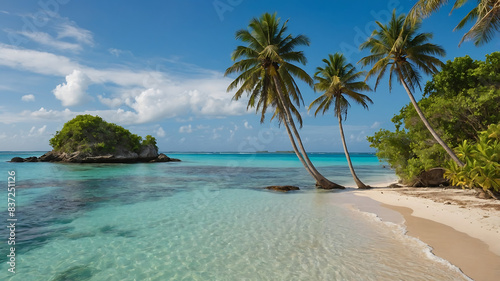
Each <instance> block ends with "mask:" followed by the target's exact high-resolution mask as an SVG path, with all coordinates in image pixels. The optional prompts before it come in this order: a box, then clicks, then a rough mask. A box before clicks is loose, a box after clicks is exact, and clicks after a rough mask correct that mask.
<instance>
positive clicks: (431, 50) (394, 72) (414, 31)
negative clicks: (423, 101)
mask: <svg viewBox="0 0 500 281" xmlns="http://www.w3.org/2000/svg"><path fill="white" fill-rule="evenodd" d="M376 23H377V25H378V26H379V29H378V30H375V31H373V33H372V36H371V37H370V38H368V40H367V41H366V42H364V43H363V44H361V46H360V48H361V49H370V52H371V55H369V56H366V57H364V58H362V59H361V61H360V62H361V63H362V64H363V65H364V66H366V65H369V64H373V66H372V69H370V71H368V73H367V76H366V79H369V78H370V77H372V76H377V80H376V83H375V89H376V88H377V86H378V84H379V83H380V81H381V79H382V77H384V74H385V73H386V72H387V70H389V90H390V89H391V88H392V77H393V76H397V78H398V80H399V82H400V83H401V84H402V85H403V86H404V88H405V90H406V92H407V93H408V97H409V98H410V100H411V102H412V105H413V107H414V108H415V110H416V112H417V113H418V116H419V117H420V119H421V120H422V122H423V123H424V125H425V127H426V128H427V130H429V132H430V133H431V135H432V136H433V137H434V139H435V141H437V142H438V143H439V144H440V145H441V146H442V147H443V148H444V150H445V151H446V152H447V153H448V155H449V156H450V157H451V158H452V159H453V160H454V161H455V162H456V163H457V164H458V165H460V166H463V163H462V162H461V161H460V160H459V159H458V158H457V156H456V155H455V154H454V152H453V151H452V150H451V149H450V148H449V147H448V145H447V144H446V143H445V142H444V141H443V140H442V139H441V137H440V136H439V135H438V134H437V133H436V131H435V130H434V129H433V127H432V126H431V124H430V123H429V121H428V120H427V118H426V117H425V115H424V113H423V112H422V110H421V109H420V107H419V106H418V103H417V101H416V100H415V97H414V96H413V94H412V91H414V90H415V88H416V87H418V88H421V86H420V80H421V74H420V72H419V69H420V70H422V71H423V72H424V73H425V74H434V73H436V72H437V70H438V67H440V66H442V65H443V63H442V62H441V61H440V60H439V59H438V58H436V57H434V55H439V56H444V55H445V51H444V49H443V48H441V47H440V46H438V45H435V44H432V43H429V42H428V41H429V40H430V39H432V34H431V33H418V30H419V29H420V22H416V23H414V24H410V23H409V22H407V21H406V20H405V15H404V14H401V15H399V16H397V15H396V10H394V11H393V13H392V18H391V20H390V21H389V23H388V24H386V25H384V24H382V23H380V22H378V21H377V22H376Z"/></svg>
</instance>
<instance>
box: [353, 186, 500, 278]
mask: <svg viewBox="0 0 500 281" xmlns="http://www.w3.org/2000/svg"><path fill="white" fill-rule="evenodd" d="M474 193H475V192H474V191H471V190H461V189H443V188H397V189H392V188H374V189H371V190H356V191H354V194H355V195H357V196H363V197H369V198H371V199H373V200H376V201H378V202H381V203H383V204H387V205H389V206H385V207H388V208H390V209H393V210H395V211H398V212H399V213H401V214H402V215H403V216H404V219H405V221H406V222H405V224H406V225H407V227H408V235H410V236H414V237H417V238H419V239H420V240H422V241H423V242H425V243H426V244H428V245H430V246H431V247H432V248H433V249H434V253H435V254H436V255H438V256H441V257H442V258H445V259H447V260H448V261H450V262H451V263H453V264H455V265H457V266H459V267H460V268H461V269H462V270H463V271H464V273H466V274H467V275H469V276H470V277H472V278H473V279H475V280H500V243H499V241H500V202H499V201H494V200H485V199H479V198H476V197H475V196H474ZM391 206H393V207H392V208H391ZM394 206H397V207H394ZM399 207H404V208H399ZM405 208H409V209H405ZM382 219H383V218H382ZM448 226H449V227H448Z"/></svg>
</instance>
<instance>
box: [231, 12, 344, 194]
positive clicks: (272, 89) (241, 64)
mask: <svg viewBox="0 0 500 281" xmlns="http://www.w3.org/2000/svg"><path fill="white" fill-rule="evenodd" d="M287 22H288V21H286V22H285V23H283V24H281V21H280V18H278V17H277V16H276V13H274V14H269V13H264V14H263V15H262V16H261V17H260V18H254V19H252V20H251V21H250V24H249V25H248V29H242V30H239V31H237V32H236V39H237V40H241V41H242V42H243V43H245V45H244V46H238V47H236V49H235V50H234V52H233V54H232V60H233V61H235V63H234V64H233V65H232V66H231V67H229V68H228V69H227V70H226V73H225V75H226V76H227V75H230V74H234V73H238V74H239V76H238V77H237V78H236V79H235V80H234V81H233V82H232V83H231V84H230V85H229V87H228V89H227V90H228V91H231V90H234V89H236V93H235V94H234V96H233V99H235V100H238V99H240V98H241V97H242V95H243V94H244V93H247V94H248V96H249V101H248V108H256V111H257V112H259V111H260V113H261V122H263V121H264V118H265V113H266V112H267V110H268V109H269V108H271V109H273V110H274V115H273V118H277V119H278V120H279V121H280V122H281V123H282V124H284V125H285V128H286V130H287V133H288V136H289V138H290V141H291V143H292V147H293V149H294V151H295V153H296V154H297V157H298V158H299V160H300V161H301V163H302V164H303V165H304V167H305V168H306V170H307V171H308V172H309V173H310V174H311V176H312V177H313V178H314V179H315V180H316V182H317V185H319V186H321V187H323V188H337V187H338V188H340V187H341V186H340V185H337V184H335V183H333V182H330V181H328V180H327V179H326V178H325V177H323V176H322V175H321V174H320V173H319V172H318V171H317V170H316V168H315V167H314V165H313V164H312V163H311V161H310V159H309V157H308V155H307V153H306V152H305V149H304V147H303V145H302V141H301V138H300V135H299V133H298V131H297V128H296V126H295V121H294V118H293V117H295V118H296V119H297V120H298V122H299V123H300V124H302V119H301V117H300V114H299V112H298V110H297V108H296V106H297V107H298V106H300V104H301V103H303V99H302V95H301V92H300V90H299V87H298V85H297V83H296V82H295V78H298V79H300V80H302V81H303V82H305V83H306V84H308V85H311V86H312V84H313V80H312V78H311V77H310V76H309V75H308V74H307V73H306V72H305V71H304V70H303V69H301V68H300V67H298V66H296V65H295V64H293V63H300V64H303V65H304V64H305V63H306V62H307V60H306V57H305V56H304V54H303V52H302V51H297V50H296V48H297V47H299V46H308V45H309V39H308V38H307V37H306V36H304V35H298V36H292V35H291V34H288V33H287ZM299 150H300V151H299Z"/></svg>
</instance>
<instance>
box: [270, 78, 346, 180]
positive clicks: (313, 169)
mask: <svg viewBox="0 0 500 281" xmlns="http://www.w3.org/2000/svg"><path fill="white" fill-rule="evenodd" d="M274 83H275V86H276V92H277V93H278V97H279V99H280V101H281V105H282V106H283V110H284V111H285V116H286V120H285V123H288V124H289V125H290V126H291V127H292V130H293V132H294V135H295V137H296V138H297V142H298V143H299V148H300V151H301V153H298V151H295V153H296V154H297V157H299V159H300V158H301V156H302V157H303V159H304V160H305V162H306V163H307V165H304V166H305V167H307V168H308V169H309V170H310V172H311V174H312V176H313V178H314V179H315V180H316V186H318V187H321V188H323V189H334V188H339V189H343V188H345V187H343V186H341V185H339V184H336V183H334V182H332V181H329V180H328V179H327V178H325V177H324V176H323V175H322V174H320V173H319V172H318V170H316V167H314V165H313V164H312V162H311V160H310V159H309V157H308V155H307V153H306V151H305V149H304V145H303V144H302V140H301V139H300V135H299V132H298V131H297V128H296V127H295V123H294V122H293V118H292V116H291V115H290V112H289V110H288V107H287V106H286V104H285V102H284V96H283V91H282V89H281V85H280V84H279V81H278V78H277V77H276V76H274ZM287 130H289V128H287ZM289 136H290V133H289ZM290 140H293V137H291V138H290ZM293 144H294V141H292V145H293ZM299 155H301V156H299ZM303 164H304V163H303Z"/></svg>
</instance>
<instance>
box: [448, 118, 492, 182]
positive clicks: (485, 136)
mask: <svg viewBox="0 0 500 281" xmlns="http://www.w3.org/2000/svg"><path fill="white" fill-rule="evenodd" d="M457 156H458V157H459V158H460V160H461V161H462V162H464V163H465V166H464V167H459V166H458V165H457V164H456V163H455V162H453V161H449V162H448V169H447V171H446V173H445V177H447V178H448V179H450V180H451V182H452V183H453V184H454V185H457V186H462V187H466V188H482V189H483V190H484V191H487V190H490V191H495V192H500V123H498V124H492V125H490V126H489V127H488V130H486V131H483V132H481V133H480V134H479V140H478V141H477V142H476V143H469V142H468V141H467V140H465V141H463V143H462V144H460V145H459V146H458V148H457Z"/></svg>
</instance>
